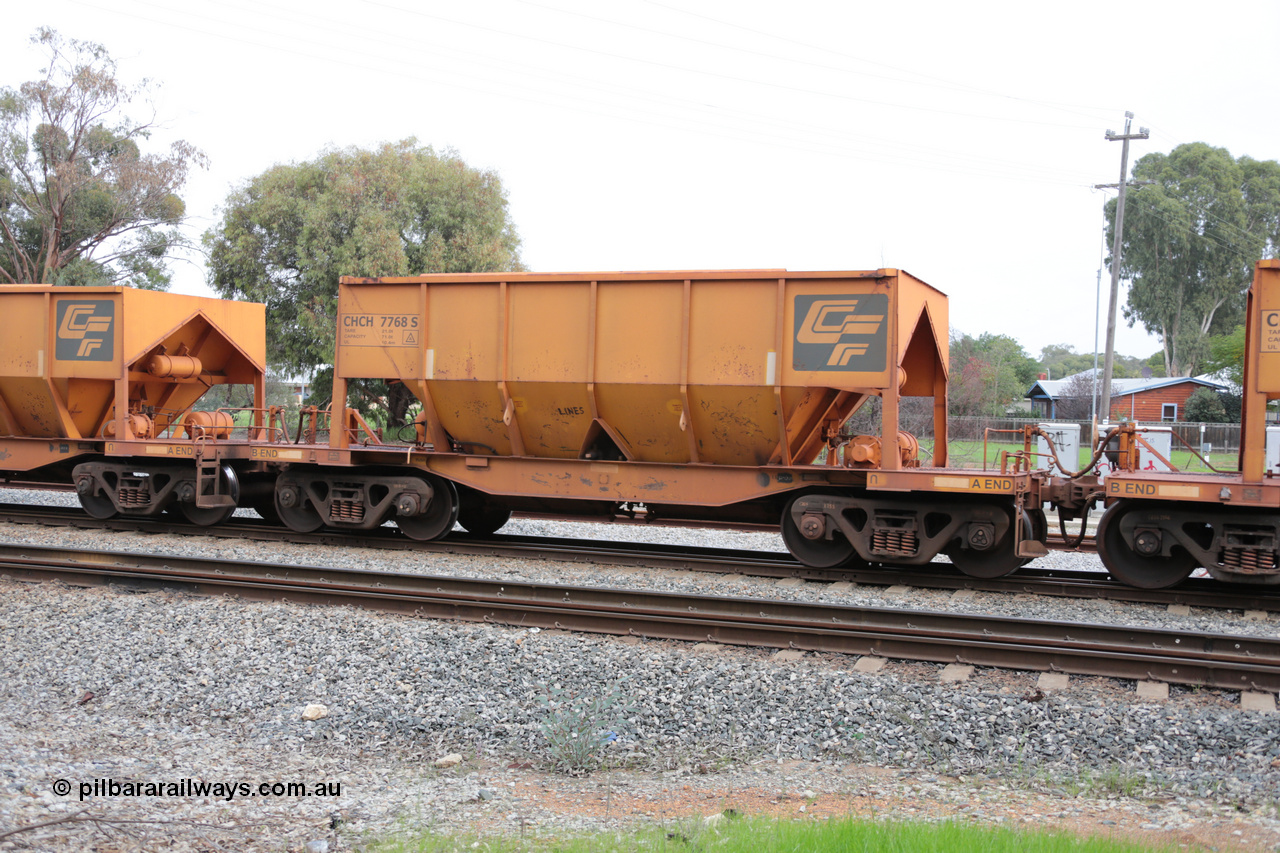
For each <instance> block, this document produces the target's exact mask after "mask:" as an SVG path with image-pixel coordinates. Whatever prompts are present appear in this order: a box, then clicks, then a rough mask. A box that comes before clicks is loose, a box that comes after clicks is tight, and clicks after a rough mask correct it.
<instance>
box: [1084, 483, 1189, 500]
mask: <svg viewBox="0 0 1280 853" xmlns="http://www.w3.org/2000/svg"><path fill="white" fill-rule="evenodd" d="M1107 494H1109V495H1129V496H1132V497H1139V498H1193V499H1199V497H1200V487H1199V486H1180V485H1174V484H1172V483H1138V482H1133V481H1130V480H1109V481H1108V482H1107Z"/></svg>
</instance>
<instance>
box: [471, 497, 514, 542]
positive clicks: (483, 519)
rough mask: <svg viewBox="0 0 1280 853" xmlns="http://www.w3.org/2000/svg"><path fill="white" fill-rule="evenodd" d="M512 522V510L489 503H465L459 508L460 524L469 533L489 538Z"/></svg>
mask: <svg viewBox="0 0 1280 853" xmlns="http://www.w3.org/2000/svg"><path fill="white" fill-rule="evenodd" d="M510 520H511V510H509V509H503V508H502V507H500V506H494V505H493V504H489V503H470V504H468V503H464V504H461V505H460V506H459V507H458V523H459V524H461V525H462V527H463V529H464V530H466V531H467V532H468V533H472V534H475V535H476V536H489V535H490V534H492V533H496V532H497V531H498V529H499V528H501V527H502V526H503V525H504V524H506V523H507V522H508V521H510Z"/></svg>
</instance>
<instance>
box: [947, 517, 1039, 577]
mask: <svg viewBox="0 0 1280 853" xmlns="http://www.w3.org/2000/svg"><path fill="white" fill-rule="evenodd" d="M1021 515H1022V538H1024V539H1030V538H1032V537H1033V536H1034V526H1033V522H1032V520H1031V516H1030V515H1028V514H1027V513H1026V512H1023V513H1021ZM1013 540H1014V536H1013V525H1012V524H1011V525H1009V529H1008V530H1007V531H1006V532H1005V534H1004V538H1003V539H1001V540H1000V541H999V542H997V543H996V544H995V545H994V546H993V547H991V548H988V549H986V550H985V551H978V550H975V549H972V548H961V547H960V546H958V545H952V546H951V547H950V548H948V549H947V551H946V554H947V556H948V557H949V558H950V559H951V562H952V564H953V565H954V566H955V567H956V568H957V569H959V570H960V571H962V572H964V573H965V574H966V575H968V576H969V577H971V578H984V579H990V578H1002V577H1004V576H1005V575H1008V574H1012V573H1013V572H1015V571H1017V570H1018V569H1020V568H1021V567H1022V565H1023V563H1024V560H1023V558H1022V557H1019V556H1018V555H1017V553H1016V552H1015V551H1014V542H1013Z"/></svg>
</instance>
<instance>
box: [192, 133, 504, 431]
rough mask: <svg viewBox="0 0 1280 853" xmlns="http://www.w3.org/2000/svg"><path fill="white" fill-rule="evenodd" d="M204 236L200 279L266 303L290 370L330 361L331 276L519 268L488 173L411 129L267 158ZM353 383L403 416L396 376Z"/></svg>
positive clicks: (334, 292)
mask: <svg viewBox="0 0 1280 853" xmlns="http://www.w3.org/2000/svg"><path fill="white" fill-rule="evenodd" d="M204 242H205V247H206V249H207V250H208V253H209V263H208V275H209V283H210V285H212V287H213V288H214V289H215V290H216V291H217V292H218V293H219V294H221V295H222V296H224V297H227V298H233V299H249V300H253V301H255V302H264V303H266V306H267V331H268V339H269V340H270V342H271V344H270V345H271V350H270V351H269V352H268V358H269V360H270V361H271V362H272V363H273V364H275V365H276V366H278V367H279V368H281V369H283V370H285V371H288V372H291V373H295V374H297V373H307V374H310V373H311V372H312V371H315V370H316V368H318V367H321V366H322V365H327V364H332V362H333V345H334V330H335V328H336V323H337V300H338V277H339V276H343V275H360V276H395V275H413V274H419V273H433V272H496V271H501V270H519V269H523V266H522V264H521V262H520V256H519V247H520V240H519V237H518V236H517V235H516V229H515V226H514V224H513V223H512V222H511V219H510V218H509V216H508V211H507V197H506V192H505V191H504V190H503V188H502V183H501V181H500V179H499V178H498V175H497V174H496V173H494V172H491V171H482V170H479V169H475V168H472V167H470V166H468V165H467V164H466V163H464V162H463V161H462V159H461V158H460V157H459V156H458V155H457V154H456V153H454V152H452V151H446V152H444V153H442V154H437V153H436V152H434V151H433V150H432V149H431V148H429V147H425V148H424V147H421V146H419V145H418V143H417V141H416V140H414V139H407V140H403V141H401V142H398V143H395V144H386V145H383V146H381V147H380V148H378V149H376V150H372V151H369V150H362V149H358V148H346V149H341V150H328V151H325V152H323V153H322V154H321V155H320V156H319V157H318V158H317V159H315V160H311V161H308V162H305V163H294V164H289V165H280V166H275V167H273V168H271V169H268V170H267V171H266V172H263V173H262V174H260V175H258V176H257V177H255V178H252V179H250V180H249V181H248V182H247V183H246V184H245V185H244V186H243V187H241V188H239V189H238V190H236V191H235V192H233V193H232V194H231V196H230V197H229V198H228V199H227V203H226V205H225V207H224V208H223V210H222V218H221V221H220V223H219V224H218V225H217V226H215V227H214V228H213V229H211V230H210V231H209V232H208V233H206V234H205V237H204ZM325 385H326V383H325V382H324V378H323V375H320V376H318V377H317V379H316V381H315V383H314V387H316V389H317V390H318V391H322V389H323V388H324V386H325ZM364 393H365V394H366V395H368V394H372V395H374V396H376V397H382V398H383V400H382V402H386V403H387V405H388V407H389V408H390V409H391V410H392V411H391V417H390V422H391V423H392V424H393V425H395V424H398V423H399V422H400V421H401V420H402V418H403V414H404V410H405V407H406V406H407V405H408V403H409V398H408V396H407V394H405V393H403V388H402V386H395V387H394V389H393V390H390V391H388V390H387V389H386V388H385V386H369V387H366V388H365V389H364ZM387 397H390V398H392V399H391V400H390V402H387V400H386V398H387Z"/></svg>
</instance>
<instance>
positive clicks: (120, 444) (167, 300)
mask: <svg viewBox="0 0 1280 853" xmlns="http://www.w3.org/2000/svg"><path fill="white" fill-rule="evenodd" d="M0 318H2V319H0V321H2V322H3V324H4V330H5V333H4V336H3V339H2V340H0V472H3V475H4V476H5V478H6V479H33V480H40V481H45V482H52V483H72V482H74V483H75V484H76V486H77V489H78V490H79V491H80V498H81V501H82V502H83V503H84V505H85V507H86V509H88V510H89V511H90V512H91V513H93V514H98V515H114V514H115V513H116V512H118V511H124V512H126V513H132V514H138V515H153V514H157V513H159V512H160V511H161V510H162V509H163V508H164V507H165V506H166V505H168V503H170V502H174V501H177V503H178V504H179V505H181V506H183V507H184V508H185V509H187V510H189V515H190V517H192V518H193V519H196V520H200V521H202V522H204V523H212V522H213V521H215V520H219V519H221V518H224V517H225V516H226V515H229V514H230V513H229V511H227V507H226V505H227V504H228V503H229V502H230V501H231V499H232V497H235V498H236V499H238V498H239V493H238V482H237V481H238V480H239V477H238V476H237V468H238V467H245V468H247V467H249V464H248V462H247V460H248V453H247V444H248V442H247V439H248V437H249V436H248V434H247V430H246V431H245V432H244V433H243V434H242V435H241V438H242V439H244V440H242V441H241V442H239V444H241V445H242V446H243V447H244V448H245V452H244V453H242V454H239V455H240V456H242V460H241V461H237V460H236V456H237V453H236V452H235V451H234V450H232V449H231V446H230V443H229V442H228V441H227V440H228V439H230V438H231V434H230V433H231V424H230V422H229V421H230V418H229V417H228V416H226V415H225V414H224V415H223V416H222V417H221V418H219V417H218V416H217V415H216V413H210V412H199V411H196V410H195V407H196V404H197V403H198V402H199V400H200V398H201V397H203V396H204V395H205V393H206V392H207V391H208V390H209V389H210V388H212V387H214V386H215V385H224V384H236V385H248V386H251V387H252V388H253V389H254V393H255V397H256V400H257V406H258V407H261V405H262V395H263V389H264V380H263V376H264V369H265V365H266V335H265V313H264V308H263V306H261V305H256V304H252V303H243V302H231V301H227V300H222V299H207V298H202V297H195V296H184V295H180V294H172V293H162V292H156V291H148V290H138V289H135V288H127V287H51V286H46V285H5V286H0ZM260 425H261V424H260V423H259V426H260ZM214 441H217V442H218V443H219V445H220V446H219V448H218V450H217V451H210V452H209V453H208V454H207V464H206V465H205V467H204V469H203V471H202V470H201V468H200V466H199V465H197V457H200V458H201V460H203V458H204V457H205V456H206V454H204V453H203V451H204V450H205V449H206V448H207V447H209V446H210V444H211V442H214ZM224 457H225V460H224ZM200 473H203V474H205V475H206V476H204V477H198V475H199V474H200ZM197 479H199V480H200V482H199V483H197ZM232 490H235V491H236V494H235V495H234V496H233V495H231V494H230V493H231V491H232ZM201 492H203V494H202V495H201V496H200V497H199V499H198V498H197V495H198V494H200V493H201ZM153 493H154V494H153ZM152 497H154V498H155V499H154V500H153V499H151V498H152ZM178 498H182V500H178ZM215 503H221V504H222V506H221V507H218V508H216V509H215V508H214V506H213V504H215ZM197 504H201V506H198V505H197ZM231 509H232V510H233V509H234V506H232V507H231Z"/></svg>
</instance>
